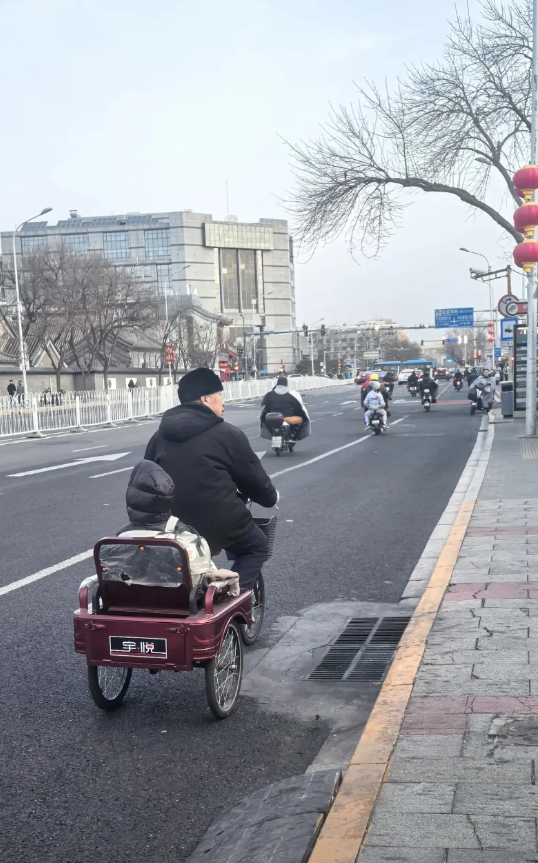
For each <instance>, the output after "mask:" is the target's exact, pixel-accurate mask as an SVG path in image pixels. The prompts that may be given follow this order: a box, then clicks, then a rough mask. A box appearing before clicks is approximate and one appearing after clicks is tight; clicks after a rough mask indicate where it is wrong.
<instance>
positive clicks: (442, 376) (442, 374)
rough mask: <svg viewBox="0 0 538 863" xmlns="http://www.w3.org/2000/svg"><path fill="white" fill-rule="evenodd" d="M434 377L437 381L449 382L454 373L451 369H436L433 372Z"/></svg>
mask: <svg viewBox="0 0 538 863" xmlns="http://www.w3.org/2000/svg"><path fill="white" fill-rule="evenodd" d="M433 377H434V379H435V380H437V381H441V380H445V381H449V380H450V378H451V377H452V372H451V371H450V369H444V368H440V369H434V370H433Z"/></svg>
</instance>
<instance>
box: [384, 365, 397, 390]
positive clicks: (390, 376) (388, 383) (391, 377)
mask: <svg viewBox="0 0 538 863" xmlns="http://www.w3.org/2000/svg"><path fill="white" fill-rule="evenodd" d="M395 380H396V375H395V374H394V372H391V371H388V372H387V373H386V374H385V376H384V377H383V384H384V387H385V389H386V390H387V392H388V394H389V396H392V393H393V390H394V382H395Z"/></svg>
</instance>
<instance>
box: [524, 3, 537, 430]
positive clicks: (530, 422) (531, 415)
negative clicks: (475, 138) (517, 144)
mask: <svg viewBox="0 0 538 863" xmlns="http://www.w3.org/2000/svg"><path fill="white" fill-rule="evenodd" d="M537 97H538V0H533V4H532V111H531V165H535V164H536V154H537V140H536V135H537V128H536V120H537V113H538V108H537V104H536V100H537ZM533 198H534V200H535V201H536V200H538V197H537V195H536V192H534V195H533ZM534 239H536V229H535V230H534ZM527 303H528V307H527V315H528V317H527V380H526V408H525V433H526V434H527V435H529V436H534V435H536V389H537V381H536V336H537V327H536V264H534V265H533V267H532V269H531V270H530V272H529V275H528V280H527Z"/></svg>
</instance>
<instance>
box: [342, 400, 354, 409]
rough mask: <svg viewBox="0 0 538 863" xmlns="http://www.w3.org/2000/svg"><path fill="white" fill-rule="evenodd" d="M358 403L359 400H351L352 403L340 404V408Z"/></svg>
mask: <svg viewBox="0 0 538 863" xmlns="http://www.w3.org/2000/svg"><path fill="white" fill-rule="evenodd" d="M357 402H358V399H351V401H349V402H340V407H342V405H356V404H357Z"/></svg>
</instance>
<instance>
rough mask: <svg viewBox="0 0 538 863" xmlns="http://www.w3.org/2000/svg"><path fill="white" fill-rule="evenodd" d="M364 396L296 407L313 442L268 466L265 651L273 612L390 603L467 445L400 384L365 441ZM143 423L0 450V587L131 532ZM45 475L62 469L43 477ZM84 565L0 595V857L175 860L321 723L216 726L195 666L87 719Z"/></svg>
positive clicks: (293, 760)
mask: <svg viewBox="0 0 538 863" xmlns="http://www.w3.org/2000/svg"><path fill="white" fill-rule="evenodd" d="M441 389H443V386H442V387H441ZM358 398H359V396H358V388H357V387H354V386H353V385H350V386H349V387H343V388H341V389H338V390H335V391H320V392H319V393H315V394H310V395H309V396H308V407H309V409H310V412H311V416H312V419H313V421H314V422H313V434H312V436H311V437H310V438H309V439H307V440H306V441H303V442H301V443H299V444H298V445H297V449H296V451H295V453H294V454H293V455H292V456H288V455H285V456H283V457H282V458H280V459H277V458H276V457H275V456H274V454H273V453H272V452H268V453H266V454H265V456H264V457H263V464H264V466H265V468H266V469H267V471H268V472H269V473H280V475H279V476H277V477H275V484H276V485H277V487H278V488H279V490H280V493H281V502H280V505H279V507H280V508H279V512H278V516H279V533H278V540H277V548H276V551H275V554H274V556H273V558H272V559H271V561H270V562H269V563H268V565H267V567H266V583H267V585H268V603H269V607H268V609H267V617H266V621H267V623H266V628H265V633H266V635H265V643H271V624H272V623H274V622H275V621H276V619H277V618H278V617H279V616H281V615H290V614H294V613H296V612H297V611H298V610H300V609H302V608H305V607H307V606H309V605H312V604H313V603H317V602H325V601H330V600H334V599H335V598H337V597H342V598H345V599H358V600H368V601H382V602H383V601H388V602H394V601H398V600H399V598H400V596H401V594H402V591H403V589H404V587H405V585H406V582H407V580H408V578H409V575H410V573H411V571H412V569H413V567H414V565H415V563H416V561H417V559H418V558H419V556H420V554H421V552H422V550H423V548H424V545H425V543H426V541H427V539H428V537H429V535H430V533H431V531H432V530H433V528H434V527H435V524H436V522H437V520H438V518H439V516H440V515H441V513H442V511H443V509H444V507H445V506H446V503H447V501H448V498H449V497H450V495H451V494H452V492H453V490H454V487H455V485H456V483H457V481H458V478H459V475H460V473H461V470H462V469H463V466H464V464H465V462H466V460H467V458H468V456H469V454H470V451H471V449H472V446H473V444H474V442H475V440H476V434H477V431H478V427H479V424H480V418H479V417H470V416H469V411H468V407H467V404H468V403H467V402H466V400H465V398H464V396H459V397H458V396H457V394H456V393H454V391H453V389H452V387H450V388H449V390H448V391H447V392H446V394H445V395H444V396H442V398H441V400H440V403H439V405H437V406H434V407H433V409H432V411H431V412H430V413H429V414H426V413H425V412H424V411H423V410H422V408H421V406H420V404H418V403H417V402H416V401H415V400H413V401H412V400H411V399H409V398H407V394H406V391H405V388H403V387H400V388H396V389H395V393H394V403H393V417H392V421H393V423H394V425H393V427H392V428H391V429H390V431H389V432H388V433H387V434H386V435H384V436H382V437H381V438H375V437H373V436H371V435H363V425H362V422H363V421H362V411H361V410H359V409H358V408H359V401H358ZM454 399H455V400H456V401H457V403H456V404H454V403H452V400H454ZM400 400H402V401H400ZM447 400H448V401H447ZM443 403H444V404H443ZM258 413H259V407H258V405H257V404H256V405H255V404H253V403H250V404H248V403H246V404H244V405H242V406H234V407H230V408H228V409H227V411H226V419H227V420H229V421H231V422H234V423H235V424H237V425H239V426H240V427H241V428H243V429H244V430H245V431H246V433H247V435H248V436H249V437H250V438H251V443H252V445H253V448H254V450H255V451H256V452H259V453H262V452H264V451H265V450H267V447H268V444H267V442H266V441H261V440H260V439H259V437H257V417H258ZM396 421H398V422H396ZM155 428H156V424H155V423H144V424H139V425H133V426H130V427H121V428H116V429H109V430H100V431H95V432H88V433H86V434H78V435H76V434H69V435H65V436H63V437H55V438H49V439H46V440H42V441H31V442H30V441H25V442H23V443H15V444H12V443H10V444H6V445H1V444H0V507H1V513H2V519H1V530H0V551H1V557H0V559H1V561H2V567H1V571H0V589H1V587H2V585H4V586H5V585H9V584H11V583H12V582H14V581H16V580H18V579H22V578H25V577H27V576H30V575H32V574H34V573H37V572H39V571H41V570H43V569H44V568H47V567H54V566H55V565H57V564H61V563H62V562H63V561H65V560H66V559H68V558H70V557H72V556H74V555H77V554H79V553H81V552H85V551H87V550H89V549H90V548H91V546H92V545H93V544H94V542H95V541H96V540H97V539H98V538H99V537H100V536H102V535H105V534H110V533H114V532H115V531H116V530H117V528H118V527H119V526H121V525H122V524H123V523H125V520H126V516H125V510H124V492H125V486H126V482H127V478H128V476H129V471H128V468H129V467H130V466H131V465H134V464H135V463H136V461H138V460H139V459H140V458H141V457H142V455H143V451H144V447H145V444H146V442H147V440H148V439H149V437H150V436H151V434H152V433H153V431H154V429H155ZM357 441H360V443H356V442H357ZM333 450H335V452H334V453H333V452H332V451H333ZM119 453H122V454H123V455H121V456H119V457H118V458H117V459H116V460H111V461H92V462H81V461H77V460H80V459H85V458H98V457H99V458H101V457H103V456H111V455H117V454H119ZM327 453H332V454H330V455H328V456H327V457H321V456H324V455H325V454H327ZM320 457H321V458H320ZM313 459H315V461H311V460H313ZM73 462H74V463H73ZM58 465H68V466H67V467H62V468H60V469H55V470H46V471H45V470H43V469H44V468H52V467H57V466H58ZM31 471H40V472H38V473H34V472H31ZM112 471H121V472H114V473H112ZM28 472H31V473H28ZM13 474H25V475H24V476H14V475H13ZM101 474H102V475H101ZM91 571H92V569H91V563H90V561H89V560H86V561H83V562H81V563H79V564H78V565H75V566H70V567H67V568H62V567H60V568H59V569H58V570H57V571H54V572H51V573H50V574H49V575H47V577H45V578H43V579H40V580H38V581H35V582H33V583H30V584H25V585H23V586H21V587H20V588H17V589H16V590H13V591H11V592H9V593H6V594H4V595H0V625H1V630H0V631H1V632H2V648H3V653H4V656H3V662H2V666H1V667H2V670H1V672H0V686H1V692H2V698H1V699H0V727H1V728H2V734H1V737H0V763H1V764H2V770H1V771H0V799H1V800H2V806H1V807H0V859H1V860H2V861H3V863H12V861H13V863H15V861H16V863H20V861H24V863H38V861H39V863H58V861H62V863H83V861H84V863H85V861H90V860H91V861H94V860H95V859H102V860H114V861H115V863H127V861H129V863H131V861H132V860H137V859H140V860H144V861H146V863H172V861H173V863H178V861H182V860H184V859H185V858H186V857H187V856H188V854H189V853H190V852H191V851H192V849H193V848H194V847H195V845H196V843H197V841H198V840H199V839H200V837H201V835H202V834H203V832H204V831H205V829H206V828H207V826H208V824H209V822H210V821H211V820H212V818H213V817H214V816H215V814H216V813H217V812H218V811H219V810H221V809H223V808H224V809H226V808H229V807H230V806H232V805H233V804H234V803H235V802H237V800H239V799H240V798H241V797H242V796H244V795H245V794H248V793H249V791H251V790H254V789H256V788H260V787H262V786H263V785H265V784H267V783H268V782H271V781H275V780H277V779H281V778H284V777H286V776H289V775H292V774H294V773H300V772H302V771H303V770H304V769H305V768H306V767H307V765H308V764H309V763H310V762H311V761H312V759H313V758H314V757H315V755H316V753H317V752H318V750H319V748H320V746H321V745H322V743H323V740H324V738H325V735H326V728H325V727H324V726H323V725H322V724H320V723H319V722H318V721H316V719H315V717H312V718H311V719H310V720H306V721H304V720H293V719H290V718H289V717H285V716H282V715H277V714H274V713H272V712H271V710H270V707H269V706H268V705H259V704H257V703H255V702H254V701H252V700H250V699H247V698H242V699H241V701H240V703H239V706H238V709H237V710H236V712H235V714H234V715H233V716H232V717H231V718H230V719H228V720H226V721H225V722H220V723H218V722H216V721H214V720H213V718H212V716H211V714H210V713H209V710H208V708H207V706H206V702H205V694H204V687H203V678H202V675H201V673H198V672H195V673H193V674H180V675H171V674H160V675H156V676H150V675H147V674H144V673H139V674H135V675H134V676H133V683H132V684H131V688H130V690H129V696H128V698H127V700H126V702H125V704H124V706H123V707H122V709H121V710H120V711H118V712H117V713H115V714H111V715H109V714H103V713H101V712H100V711H99V710H98V709H97V708H96V707H95V706H94V705H93V702H92V701H91V699H90V697H89V694H88V692H87V686H86V674H85V665H84V660H83V658H82V657H80V656H77V655H75V654H74V653H73V648H72V629H71V614H72V610H73V608H74V607H75V606H76V592H77V588H78V584H79V583H80V581H81V580H82V578H84V577H85V576H86V575H88V574H90V573H91Z"/></svg>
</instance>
